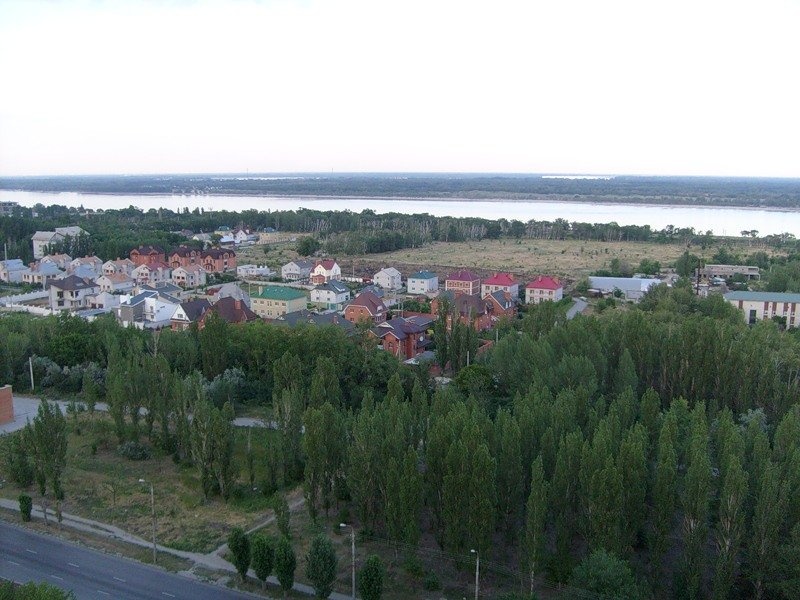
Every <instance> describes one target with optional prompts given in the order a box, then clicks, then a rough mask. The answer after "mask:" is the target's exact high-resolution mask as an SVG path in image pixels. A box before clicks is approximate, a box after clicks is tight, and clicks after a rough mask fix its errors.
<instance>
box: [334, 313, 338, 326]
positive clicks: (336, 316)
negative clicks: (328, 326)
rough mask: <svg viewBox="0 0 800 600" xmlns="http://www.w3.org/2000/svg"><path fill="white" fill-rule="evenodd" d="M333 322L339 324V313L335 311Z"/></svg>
mask: <svg viewBox="0 0 800 600" xmlns="http://www.w3.org/2000/svg"><path fill="white" fill-rule="evenodd" d="M333 324H334V325H338V324H339V315H338V314H336V313H334V314H333Z"/></svg>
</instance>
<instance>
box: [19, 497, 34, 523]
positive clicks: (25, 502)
mask: <svg viewBox="0 0 800 600" xmlns="http://www.w3.org/2000/svg"><path fill="white" fill-rule="evenodd" d="M32 510H33V500H31V497H30V496H28V495H27V494H20V495H19V512H20V513H21V514H22V520H23V521H25V522H26V523H27V522H28V521H30V520H31V511H32Z"/></svg>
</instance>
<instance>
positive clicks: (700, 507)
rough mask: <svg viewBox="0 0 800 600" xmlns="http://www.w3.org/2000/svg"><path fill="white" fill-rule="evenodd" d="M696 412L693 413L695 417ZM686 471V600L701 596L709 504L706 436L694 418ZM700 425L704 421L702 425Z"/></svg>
mask: <svg viewBox="0 0 800 600" xmlns="http://www.w3.org/2000/svg"><path fill="white" fill-rule="evenodd" d="M696 412H697V409H695V413H696ZM693 421H694V426H693V430H694V432H695V433H694V435H693V437H692V441H691V446H690V454H689V468H688V470H687V472H686V478H685V479H684V489H683V498H682V506H683V525H682V531H683V541H684V553H683V565H682V575H683V587H684V591H685V593H686V596H687V598H690V599H691V598H698V597H700V593H701V583H702V575H703V569H704V565H705V545H706V539H707V537H708V513H709V502H710V500H711V461H710V460H709V457H708V446H707V437H706V435H707V433H706V432H704V431H703V426H702V424H701V423H700V421H699V419H698V418H697V417H695V418H694V419H693ZM703 423H704V421H703Z"/></svg>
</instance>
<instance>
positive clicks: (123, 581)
mask: <svg viewBox="0 0 800 600" xmlns="http://www.w3.org/2000/svg"><path fill="white" fill-rule="evenodd" d="M114 579H116V580H117V581H121V582H122V583H125V580H124V579H120V578H119V577H114Z"/></svg>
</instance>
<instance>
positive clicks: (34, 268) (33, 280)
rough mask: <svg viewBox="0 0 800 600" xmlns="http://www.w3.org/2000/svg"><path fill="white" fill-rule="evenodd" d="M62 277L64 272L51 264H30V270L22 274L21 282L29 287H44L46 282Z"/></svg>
mask: <svg viewBox="0 0 800 600" xmlns="http://www.w3.org/2000/svg"><path fill="white" fill-rule="evenodd" d="M64 275H65V273H64V271H62V270H61V269H59V268H58V267H57V266H56V265H55V264H53V263H51V262H42V263H39V264H36V263H31V268H30V269H25V270H24V271H23V272H22V282H23V283H29V284H30V285H44V284H45V282H46V281H50V280H52V279H58V278H59V277H63V276H64Z"/></svg>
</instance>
